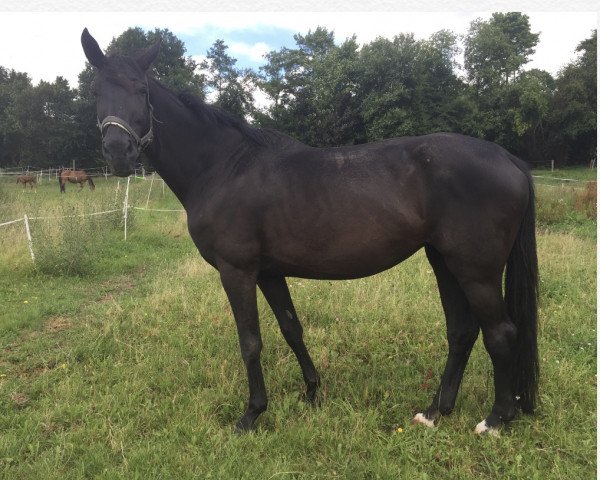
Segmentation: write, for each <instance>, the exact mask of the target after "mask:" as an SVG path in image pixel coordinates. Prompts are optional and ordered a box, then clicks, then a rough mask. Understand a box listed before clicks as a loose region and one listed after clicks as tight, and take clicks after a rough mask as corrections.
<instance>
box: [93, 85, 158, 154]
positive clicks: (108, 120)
mask: <svg viewBox="0 0 600 480" xmlns="http://www.w3.org/2000/svg"><path fill="white" fill-rule="evenodd" d="M146 90H147V93H146V105H148V109H149V110H150V128H149V129H148V132H147V133H146V134H145V135H144V136H143V137H141V138H140V136H139V135H138V134H137V133H135V131H134V130H133V128H131V126H130V125H129V124H128V123H127V122H126V121H125V120H123V119H122V118H119V117H115V116H114V115H108V116H107V117H105V118H104V120H102V122H101V121H100V119H99V118H98V119H97V121H98V128H100V134H101V135H102V138H104V130H105V129H106V128H108V127H110V126H111V125H114V126H115V127H119V128H120V129H121V130H125V131H126V132H127V133H128V134H129V136H130V137H131V138H133V139H134V140H135V143H136V145H137V147H138V149H143V148H144V147H146V146H147V145H148V144H150V142H152V139H153V138H154V132H153V131H152V118H153V108H152V104H151V103H150V88H149V87H148V79H146Z"/></svg>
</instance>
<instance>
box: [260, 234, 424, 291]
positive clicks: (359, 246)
mask: <svg viewBox="0 0 600 480" xmlns="http://www.w3.org/2000/svg"><path fill="white" fill-rule="evenodd" d="M378 233H379V235H378ZM422 246H423V239H422V238H421V237H420V236H419V235H415V232H412V233H411V234H408V233H407V234H406V235H404V236H402V235H401V234H398V235H390V234H381V232H374V231H370V232H369V231H360V232H357V231H351V232H348V234H347V235H345V236H342V237H337V236H335V235H334V236H333V237H332V236H331V235H328V234H327V233H323V234H322V235H321V236H318V237H311V236H306V235H301V236H298V237H296V238H294V239H287V241H285V242H283V241H282V242H278V243H277V244H276V245H272V246H271V248H269V249H267V250H266V251H265V252H264V254H263V255H262V257H261V270H263V271H264V272H265V273H271V274H277V275H284V276H293V277H302V278H315V279H332V280H333V279H349V278H359V277H366V276H369V275H373V274H375V273H379V272H381V271H383V270H387V269H388V268H391V267H393V266H394V265H397V264H398V263H400V262H401V261H403V260H405V259H406V258H408V257H410V256H411V255H412V254H413V253H415V252H416V251H417V250H419V249H420V248H421V247H422Z"/></svg>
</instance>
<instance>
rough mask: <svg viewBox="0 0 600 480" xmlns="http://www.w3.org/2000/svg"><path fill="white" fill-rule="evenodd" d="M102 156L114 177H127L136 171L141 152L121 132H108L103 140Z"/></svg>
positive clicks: (127, 136) (129, 138) (128, 137)
mask: <svg viewBox="0 0 600 480" xmlns="http://www.w3.org/2000/svg"><path fill="white" fill-rule="evenodd" d="M102 155H103V156H104V158H105V159H106V161H107V163H108V165H109V167H110V170H111V172H112V173H113V175H116V176H117V177H127V176H128V175H131V174H132V173H133V172H134V170H135V163H136V161H137V159H138V158H139V155H140V150H139V148H138V146H137V145H136V144H135V143H134V142H133V141H132V139H131V137H130V136H129V135H127V134H124V133H123V134H122V133H121V132H119V131H115V132H107V134H106V135H105V136H104V138H103V140H102Z"/></svg>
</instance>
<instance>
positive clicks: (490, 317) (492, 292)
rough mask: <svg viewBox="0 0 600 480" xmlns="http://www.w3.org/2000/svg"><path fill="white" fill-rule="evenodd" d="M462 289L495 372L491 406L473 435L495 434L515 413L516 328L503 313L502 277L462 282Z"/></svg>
mask: <svg viewBox="0 0 600 480" xmlns="http://www.w3.org/2000/svg"><path fill="white" fill-rule="evenodd" d="M464 290H465V294H466V296H467V299H468V300H469V305H470V307H471V310H472V312H473V314H474V315H475V316H476V317H477V320H478V322H479V324H480V326H481V331H482V333H483V344H484V345H485V348H486V350H487V352H488V354H489V355H490V358H491V360H492V366H493V369H494V391H495V399H494V406H493V407H492V411H491V413H490V414H489V415H488V416H487V417H486V418H485V420H483V421H482V422H480V423H479V424H478V425H477V427H476V428H475V432H476V433H485V432H490V433H496V432H497V429H498V427H499V426H500V424H501V423H502V422H504V423H507V422H509V421H510V420H512V419H513V418H514V416H515V414H516V411H517V409H516V399H515V396H514V392H513V388H512V385H513V375H514V370H515V367H516V363H515V361H516V343H517V327H516V325H515V324H514V323H513V322H512V320H511V319H510V318H509V316H508V314H507V312H506V305H505V303H504V299H503V296H502V276H501V275H499V276H498V278H496V279H494V280H488V281H481V280H480V281H471V282H465V284H464Z"/></svg>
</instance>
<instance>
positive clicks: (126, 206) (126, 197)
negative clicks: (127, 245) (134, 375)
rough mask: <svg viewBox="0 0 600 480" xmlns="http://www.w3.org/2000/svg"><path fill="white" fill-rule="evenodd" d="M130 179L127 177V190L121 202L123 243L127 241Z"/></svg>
mask: <svg viewBox="0 0 600 480" xmlns="http://www.w3.org/2000/svg"><path fill="white" fill-rule="evenodd" d="M130 180H131V177H127V188H126V189H125V201H124V202H123V220H124V223H125V233H124V234H125V241H127V211H128V210H129V205H128V204H127V203H128V201H129V181H130Z"/></svg>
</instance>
